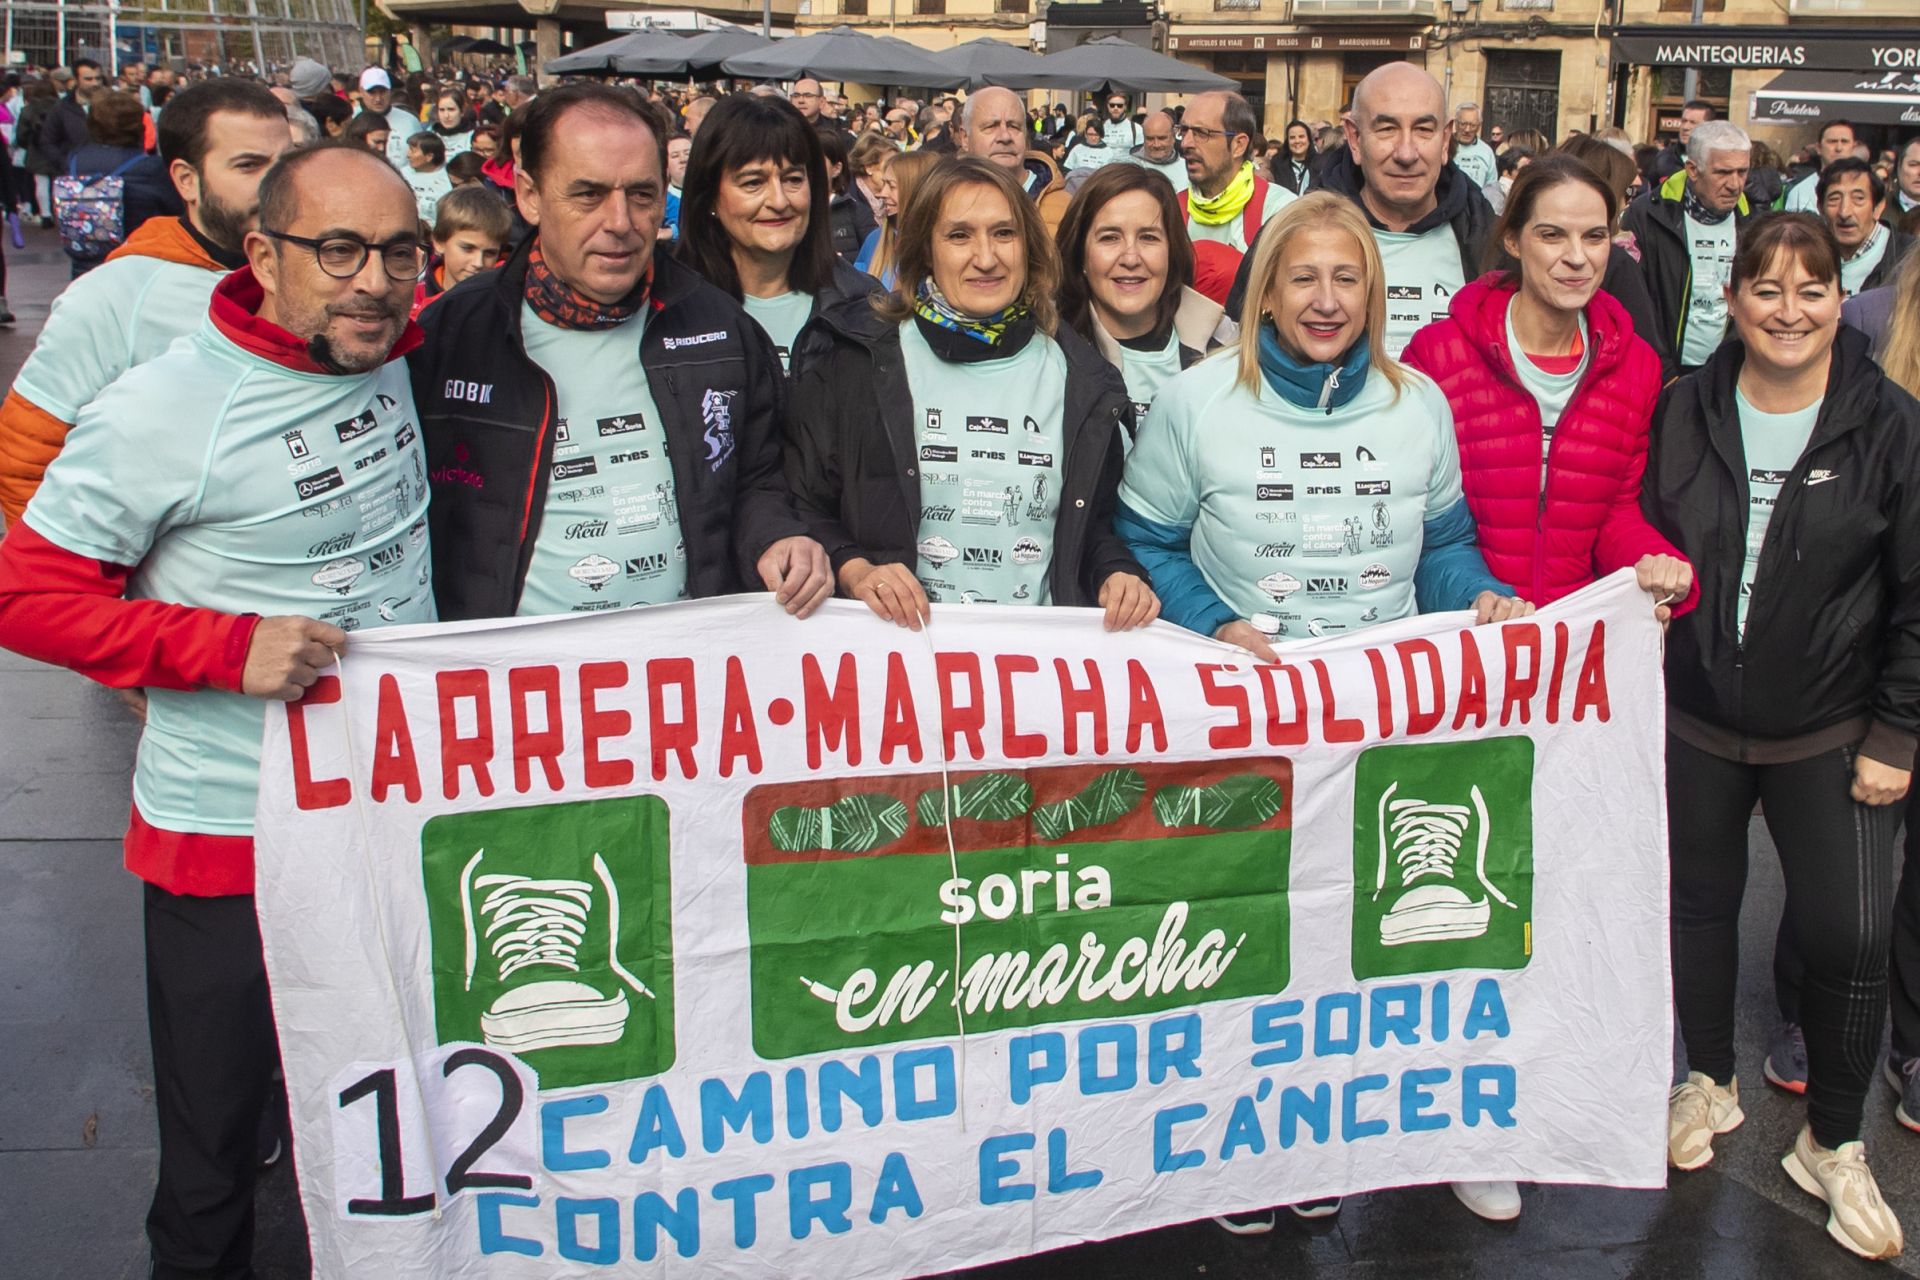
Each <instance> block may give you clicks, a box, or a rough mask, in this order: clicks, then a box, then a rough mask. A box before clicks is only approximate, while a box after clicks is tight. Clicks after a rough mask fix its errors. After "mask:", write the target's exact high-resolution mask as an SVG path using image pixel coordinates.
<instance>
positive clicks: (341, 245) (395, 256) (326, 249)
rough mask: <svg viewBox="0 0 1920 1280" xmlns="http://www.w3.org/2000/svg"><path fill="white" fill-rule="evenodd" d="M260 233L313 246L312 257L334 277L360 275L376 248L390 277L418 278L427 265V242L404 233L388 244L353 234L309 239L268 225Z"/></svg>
mask: <svg viewBox="0 0 1920 1280" xmlns="http://www.w3.org/2000/svg"><path fill="white" fill-rule="evenodd" d="M260 234H261V235H263V236H266V237H267V238H268V239H271V240H284V241H286V242H287V243H288V244H297V245H300V246H301V247H302V248H306V249H311V250H312V251H313V260H314V261H315V262H317V263H319V264H320V269H321V270H322V271H324V272H326V273H327V274H328V275H330V276H332V277H333V278H334V279H335V280H351V279H353V278H354V277H355V276H357V275H359V274H360V269H361V268H362V267H364V266H366V265H367V255H368V254H370V253H372V252H374V251H375V250H376V249H377V250H379V252H380V265H381V267H382V268H384V269H385V271H386V273H387V279H389V280H418V279H419V278H420V273H421V272H422V271H425V270H426V268H427V250H426V246H425V245H423V244H421V243H420V242H419V241H418V240H416V239H414V238H413V237H411V236H401V237H399V238H398V239H394V240H389V241H387V242H386V243H385V244H368V243H367V242H366V241H365V240H356V239H354V238H353V237H352V236H328V237H326V238H325V239H324V240H310V239H308V238H307V237H306V236H290V235H288V234H287V233H286V232H284V231H267V230H265V229H262V230H261V232H260Z"/></svg>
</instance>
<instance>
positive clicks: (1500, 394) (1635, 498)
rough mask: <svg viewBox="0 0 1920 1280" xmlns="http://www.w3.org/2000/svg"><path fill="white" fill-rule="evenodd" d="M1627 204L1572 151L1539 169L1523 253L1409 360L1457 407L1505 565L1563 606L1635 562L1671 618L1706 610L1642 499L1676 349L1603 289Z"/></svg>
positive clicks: (1504, 244)
mask: <svg viewBox="0 0 1920 1280" xmlns="http://www.w3.org/2000/svg"><path fill="white" fill-rule="evenodd" d="M1601 145H1602V146H1604V145H1605V144H1604V143H1603V144H1601ZM1608 150H1609V151H1611V150H1612V149H1611V148H1608ZM1613 154H1614V155H1616V156H1619V158H1620V160H1621V161H1622V162H1623V163H1628V164H1630V162H1628V161H1627V159H1626V157H1625V156H1623V155H1620V153H1619V152H1613ZM1619 209H1620V206H1619V205H1618V204H1617V203H1616V202H1615V196H1614V191H1613V188H1612V187H1610V186H1608V185H1607V184H1606V183H1605V182H1604V181H1602V180H1601V178H1600V176H1599V175H1598V174H1596V173H1595V172H1594V171H1593V170H1592V169H1590V168H1588V167H1587V166H1586V165H1584V164H1582V163H1581V162H1580V161H1578V160H1576V159H1574V158H1573V157H1572V156H1570V155H1549V156H1547V157H1545V158H1543V159H1541V160H1540V161H1538V162H1537V163H1535V164H1532V165H1529V166H1528V167H1527V168H1526V169H1525V170H1524V171H1523V172H1522V173H1521V175H1520V177H1519V178H1518V179H1517V180H1516V181H1515V182H1514V184H1513V190H1512V192H1511V194H1510V196H1509V198H1508V201H1507V209H1506V212H1505V213H1504V214H1502V215H1501V218H1500V222H1499V224H1498V225H1497V226H1495V228H1494V232H1493V242H1494V243H1495V244H1498V245H1499V246H1500V248H1501V249H1502V251H1503V252H1504V253H1505V254H1506V255H1507V260H1508V261H1509V262H1510V263H1511V264H1512V265H1510V266H1508V267H1507V268H1505V269H1504V270H1498V271H1492V272H1489V273H1488V274H1486V275H1484V276H1482V277H1480V278H1479V279H1478V280H1475V281H1473V282H1471V283H1470V284H1468V285H1467V286H1466V287H1465V288H1463V289H1461V290H1460V291H1459V292H1458V293H1456V294H1454V295H1453V299H1452V301H1451V303H1449V305H1448V310H1447V315H1446V317H1445V318H1444V319H1441V320H1436V321H1434V322H1433V323H1432V324H1430V325H1428V326H1427V327H1426V328H1424V329H1422V330H1420V331H1419V332H1418V333H1416V334H1414V336H1413V341H1412V342H1410V343H1408V344H1407V349H1406V351H1405V352H1404V353H1402V355H1401V359H1402V360H1403V361H1405V362H1406V363H1407V364H1409V365H1411V366H1413V367H1414V368H1416V369H1418V370H1420V371H1421V372H1422V373H1424V374H1426V375H1427V376H1428V377H1430V378H1432V379H1433V380H1434V381H1435V382H1437V383H1438V384H1439V385H1440V390H1441V392H1442V393H1443V394H1444V395H1445V396H1446V397H1447V403H1448V405H1450V406H1451V407H1452V409H1453V425H1454V432H1455V434H1456V436H1457V437H1458V439H1459V442H1460V472H1461V479H1462V482H1463V484H1464V486H1465V489H1466V496H1467V506H1468V507H1469V508H1470V509H1471V510H1472V512H1473V519H1474V523H1475V525H1476V527H1477V528H1478V530H1479V542H1480V550H1481V552H1482V554H1484V555H1485V556H1486V558H1487V567H1488V568H1489V569H1491V570H1492V571H1493V573H1494V575H1495V576H1496V577H1498V578H1500V579H1501V580H1502V581H1505V582H1511V583H1513V584H1514V586H1515V587H1516V588H1518V589H1519V590H1520V592H1521V593H1522V594H1524V595H1525V596H1526V597H1527V598H1528V599H1529V600H1532V601H1534V602H1535V603H1536V604H1551V603H1552V602H1553V601H1555V600H1558V599H1559V598H1560V597H1561V596H1564V595H1567V594H1569V593H1570V592H1574V591H1577V590H1579V589H1580V588H1581V587H1584V586H1586V585H1587V584H1588V583H1590V582H1592V581H1594V580H1595V579H1596V578H1602V577H1605V576H1606V575H1607V574H1610V573H1612V572H1614V571H1615V570H1618V569H1626V568H1631V569H1633V570H1634V572H1635V574H1636V575H1637V576H1638V579H1639V582H1640V586H1641V587H1642V588H1643V589H1645V590H1647V591H1649V592H1652V593H1653V594H1654V597H1655V599H1656V600H1658V601H1660V604H1659V606H1658V609H1657V612H1658V615H1659V617H1660V618H1661V619H1662V621H1664V620H1665V619H1666V618H1667V616H1668V610H1669V608H1673V609H1675V610H1676V611H1680V612H1684V611H1685V610H1686V609H1688V608H1690V607H1691V606H1692V603H1693V597H1692V587H1693V571H1692V569H1691V568H1689V567H1688V565H1687V562H1686V561H1685V560H1684V559H1683V558H1681V556H1680V554H1679V553H1678V552H1677V551H1675V550H1674V548H1673V544H1672V543H1670V542H1668V541H1667V540H1666V539H1665V538H1663V537H1661V536H1660V535H1659V534H1658V533H1656V532H1654V530H1653V527H1652V526H1651V525H1649V524H1648V523H1647V519H1646V517H1645V516H1644V515H1642V514H1641V511H1640V479H1641V475H1642V473H1643V472H1644V470H1645V468H1646V462H1647V430H1648V427H1649V426H1650V424H1651V422H1652V418H1653V406H1654V401H1655V400H1656V399H1657V398H1658V397H1659V395H1660V382H1661V379H1660V358H1659V357H1658V356H1657V355H1655V354H1654V351H1653V349H1652V348H1651V347H1649V346H1648V345H1647V344H1646V343H1645V342H1644V341H1642V340H1641V339H1640V338H1639V337H1638V336H1637V335H1635V333H1634V331H1633V323H1632V320H1631V319H1630V318H1629V317H1628V315H1627V312H1626V308H1624V307H1622V306H1621V305H1620V304H1619V303H1618V302H1617V301H1615V300H1614V299H1613V297H1612V296H1610V295H1609V294H1608V293H1607V292H1606V290H1604V289H1602V288H1601V287H1600V286H1601V280H1602V278H1603V277H1604V275H1605V272H1606V267H1607V261H1608V257H1609V254H1610V251H1611V250H1612V248H1613V228H1614V224H1615V222H1616V220H1617V218H1618V216H1619Z"/></svg>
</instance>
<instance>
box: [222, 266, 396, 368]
mask: <svg viewBox="0 0 1920 1280" xmlns="http://www.w3.org/2000/svg"><path fill="white" fill-rule="evenodd" d="M265 297H266V291H265V290H263V289H262V288H261V287H260V282H259V281H258V280H256V279H254V276H253V268H252V267H250V266H249V267H241V268H240V269H239V270H238V271H234V272H231V273H229V274H228V275H226V276H225V277H223V278H222V279H221V281H220V283H219V284H217V285H215V286H214V288H213V303H212V305H211V306H210V307H209V309H208V310H209V314H210V315H211V316H212V318H213V327H214V328H216V329H218V330H219V331H220V332H221V333H222V334H223V335H225V336H226V338H227V339H228V340H229V341H230V342H232V343H233V344H234V345H235V346H237V347H240V348H241V349H242V350H245V351H248V352H251V353H252V354H254V355H256V356H259V357H260V358H261V359H262V360H271V361H272V362H273V363H274V364H277V365H279V366H281V367H282V368H285V369H292V370H293V371H294V372H295V373H318V374H328V373H329V372H330V371H329V370H327V369H323V368H321V367H320V366H319V365H318V364H317V363H315V361H314V359H313V357H312V356H311V355H310V354H308V352H307V344H306V343H305V342H303V341H301V340H300V339H299V338H297V337H295V336H294V335H293V334H291V333H288V332H287V331H286V330H285V329H282V328H281V327H280V326H279V325H277V324H272V323H270V322H268V321H266V320H262V319H261V318H260V304H261V302H262V301H264V300H265ZM424 336H425V335H424V334H422V333H421V331H420V326H419V325H417V324H414V323H413V322H412V321H411V320H409V321H408V322H407V327H406V328H405V329H403V330H401V332H400V340H399V341H398V342H396V343H394V344H393V350H392V351H389V352H388V353H387V359H388V360H390V361H391V360H397V359H399V358H400V357H401V356H404V355H406V354H407V352H409V351H411V350H413V349H414V348H415V347H417V346H419V345H420V342H421V339H422V338H423V337H424Z"/></svg>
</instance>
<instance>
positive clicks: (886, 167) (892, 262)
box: [853, 151, 940, 288]
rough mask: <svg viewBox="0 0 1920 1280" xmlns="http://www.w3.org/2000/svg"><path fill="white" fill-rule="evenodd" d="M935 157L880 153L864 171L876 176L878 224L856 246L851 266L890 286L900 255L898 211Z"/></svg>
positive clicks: (920, 154)
mask: <svg viewBox="0 0 1920 1280" xmlns="http://www.w3.org/2000/svg"><path fill="white" fill-rule="evenodd" d="M939 158H940V157H939V156H937V155H935V154H934V153H932V152H930V151H907V152H901V153H898V154H895V155H891V156H882V157H881V158H880V163H879V164H878V165H876V166H875V167H874V168H873V169H870V170H868V171H867V176H868V177H869V178H871V179H876V181H875V183H874V191H875V194H877V195H878V196H879V197H880V225H879V226H877V227H875V228H874V229H873V231H872V233H871V234H869V235H868V236H867V242H866V243H865V244H863V245H861V246H860V256H859V257H857V258H855V259H854V260H853V265H854V266H855V267H857V268H858V269H860V270H861V271H864V272H866V273H867V274H868V275H870V276H872V277H873V278H874V279H876V280H878V281H879V282H880V283H881V284H883V285H886V286H887V287H888V288H892V287H893V273H894V270H895V268H896V265H897V262H898V259H899V257H900V210H902V209H904V208H905V207H906V205H907V201H908V200H910V199H911V198H912V197H913V189H914V188H915V187H917V186H918V185H920V179H922V178H924V177H925V176H926V174H927V170H929V169H931V168H933V165H934V162H935V161H936V160H938V159H939Z"/></svg>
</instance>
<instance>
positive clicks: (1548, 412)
mask: <svg viewBox="0 0 1920 1280" xmlns="http://www.w3.org/2000/svg"><path fill="white" fill-rule="evenodd" d="M1514 296H1515V297H1516V298H1517V297H1519V296H1520V295H1518V294H1515V295H1514ZM1590 337H1591V335H1590V334H1589V333H1588V331H1587V313H1586V312H1584V311H1582V312H1581V313H1580V363H1579V364H1578V365H1576V366H1575V367H1574V369H1573V371H1572V372H1571V373H1548V372H1547V371H1546V370H1545V369H1542V368H1541V367H1540V366H1539V365H1537V364H1535V363H1534V362H1533V360H1532V359H1531V358H1530V357H1529V356H1528V355H1527V353H1526V352H1525V351H1523V350H1521V348H1520V339H1519V338H1518V337H1516V336H1515V334H1514V332H1513V303H1511V302H1509V303H1507V354H1508V355H1509V356H1511V357H1512V358H1513V370H1514V372H1515V373H1516V374H1518V375H1519V377H1520V385H1521V386H1522V387H1523V388H1525V389H1526V392H1527V394H1529V395H1531V396H1532V397H1533V399H1534V403H1536V404H1538V405H1539V406H1540V465H1541V467H1542V468H1544V467H1545V466H1546V464H1547V454H1548V453H1549V452H1550V451H1551V450H1552V448H1553V429H1554V428H1555V427H1557V426H1559V425H1560V415H1561V414H1563V413H1565V412H1566V411H1567V404H1568V402H1569V401H1571V400H1572V399H1573V393H1574V392H1575V391H1576V390H1578V389H1579V386H1580V379H1582V378H1584V377H1586V375H1587V365H1589V364H1590V363H1592V361H1593V343H1592V341H1591V340H1590ZM1545 478H1546V473H1545V471H1544V470H1543V471H1542V472H1541V479H1542V482H1544V481H1545Z"/></svg>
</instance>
